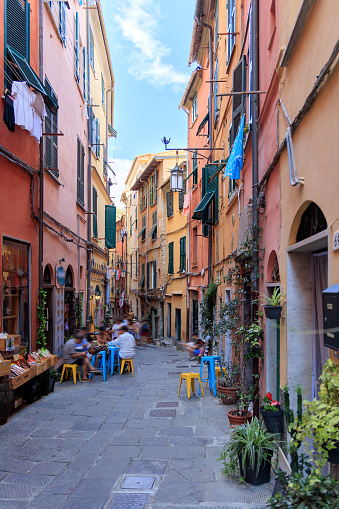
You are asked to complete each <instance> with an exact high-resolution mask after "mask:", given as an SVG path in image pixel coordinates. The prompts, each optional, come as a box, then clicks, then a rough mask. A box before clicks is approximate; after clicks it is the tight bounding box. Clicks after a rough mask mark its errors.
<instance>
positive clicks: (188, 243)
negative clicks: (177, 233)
mask: <svg viewBox="0 0 339 509" xmlns="http://www.w3.org/2000/svg"><path fill="white" fill-rule="evenodd" d="M182 109H183V110H184V112H185V113H186V115H187V146H188V147H189V146H190V145H189V136H188V133H189V111H188V110H185V108H182ZM188 154H189V152H188V151H187V156H186V167H187V175H189V174H190V171H189V158H188ZM185 185H186V194H187V193H189V180H188V179H187V180H185ZM186 217H187V249H186V252H187V268H188V271H187V273H188V275H187V285H186V341H187V342H188V341H189V337H190V329H189V326H190V325H189V324H190V298H189V295H190V292H189V289H188V287H189V285H190V276H189V274H190V271H191V265H190V224H189V215H188V216H186Z"/></svg>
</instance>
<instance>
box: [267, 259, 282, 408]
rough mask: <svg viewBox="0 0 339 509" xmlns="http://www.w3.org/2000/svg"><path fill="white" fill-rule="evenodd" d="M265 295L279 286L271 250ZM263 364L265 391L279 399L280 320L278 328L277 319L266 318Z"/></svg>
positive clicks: (278, 275) (278, 270)
mask: <svg viewBox="0 0 339 509" xmlns="http://www.w3.org/2000/svg"><path fill="white" fill-rule="evenodd" d="M265 281H266V295H267V296H268V297H271V296H272V294H273V292H274V289H275V288H277V287H278V288H280V269H279V261H278V256H277V253H276V251H275V250H272V251H271V253H270V255H269V257H268V262H267V266H266V271H265ZM265 339H266V340H265V366H266V368H265V369H266V392H267V391H270V392H272V393H273V394H274V397H275V398H276V399H277V401H279V400H280V322H279V330H278V322H277V320H266V326H265Z"/></svg>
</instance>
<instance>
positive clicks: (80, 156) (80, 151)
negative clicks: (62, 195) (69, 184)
mask: <svg viewBox="0 0 339 509" xmlns="http://www.w3.org/2000/svg"><path fill="white" fill-rule="evenodd" d="M77 203H79V204H80V205H81V206H82V207H84V206H85V148H84V146H83V144H82V143H81V140H80V138H79V136H77Z"/></svg>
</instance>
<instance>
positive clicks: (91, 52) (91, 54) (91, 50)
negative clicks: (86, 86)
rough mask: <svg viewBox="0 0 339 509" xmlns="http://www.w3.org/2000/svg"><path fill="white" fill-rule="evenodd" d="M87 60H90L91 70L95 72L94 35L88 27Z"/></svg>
mask: <svg viewBox="0 0 339 509" xmlns="http://www.w3.org/2000/svg"><path fill="white" fill-rule="evenodd" d="M89 61H90V62H91V65H92V69H93V72H95V67H94V37H93V32H92V28H91V27H89Z"/></svg>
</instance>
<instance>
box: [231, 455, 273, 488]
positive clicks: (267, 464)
mask: <svg viewBox="0 0 339 509" xmlns="http://www.w3.org/2000/svg"><path fill="white" fill-rule="evenodd" d="M239 465H240V475H241V476H242V477H244V479H245V481H246V482H247V483H249V484H253V485H254V486H260V485H261V484H265V483H267V482H270V479H271V458H269V459H268V460H265V461H263V462H262V463H261V465H260V467H259V472H258V475H256V473H257V462H256V461H255V464H254V471H253V470H252V469H251V467H250V464H249V461H248V460H247V461H246V465H245V472H244V471H243V468H242V461H241V457H240V456H239Z"/></svg>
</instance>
